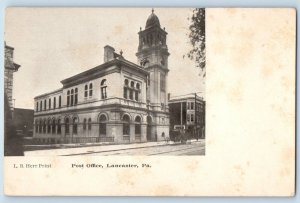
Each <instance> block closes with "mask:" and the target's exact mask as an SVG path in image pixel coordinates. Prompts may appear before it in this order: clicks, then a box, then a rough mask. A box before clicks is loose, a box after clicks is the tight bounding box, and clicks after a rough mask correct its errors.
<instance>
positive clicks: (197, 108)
mask: <svg viewBox="0 0 300 203" xmlns="http://www.w3.org/2000/svg"><path fill="white" fill-rule="evenodd" d="M187 109H190V110H194V109H195V102H187ZM201 109H202V105H201V104H198V103H197V104H196V110H197V111H200V110H201Z"/></svg>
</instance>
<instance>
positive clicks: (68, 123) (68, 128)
mask: <svg viewBox="0 0 300 203" xmlns="http://www.w3.org/2000/svg"><path fill="white" fill-rule="evenodd" d="M65 132H66V134H69V133H70V121H69V118H65Z"/></svg>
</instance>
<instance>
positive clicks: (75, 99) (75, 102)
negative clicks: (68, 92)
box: [74, 88, 78, 105]
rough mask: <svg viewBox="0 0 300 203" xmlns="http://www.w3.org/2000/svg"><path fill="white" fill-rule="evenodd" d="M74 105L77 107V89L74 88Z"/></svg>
mask: <svg viewBox="0 0 300 203" xmlns="http://www.w3.org/2000/svg"><path fill="white" fill-rule="evenodd" d="M74 97H75V98H74V104H75V105H77V103H78V89H77V88H75V95H74Z"/></svg>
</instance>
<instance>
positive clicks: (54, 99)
mask: <svg viewBox="0 0 300 203" xmlns="http://www.w3.org/2000/svg"><path fill="white" fill-rule="evenodd" d="M53 108H54V109H55V108H56V97H54V98H53Z"/></svg>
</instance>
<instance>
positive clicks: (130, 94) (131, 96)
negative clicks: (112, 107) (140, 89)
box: [129, 90, 133, 100]
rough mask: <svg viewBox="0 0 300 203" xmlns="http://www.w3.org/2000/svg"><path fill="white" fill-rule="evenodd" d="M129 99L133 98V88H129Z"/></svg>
mask: <svg viewBox="0 0 300 203" xmlns="http://www.w3.org/2000/svg"><path fill="white" fill-rule="evenodd" d="M129 99H131V100H133V90H130V92H129Z"/></svg>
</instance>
